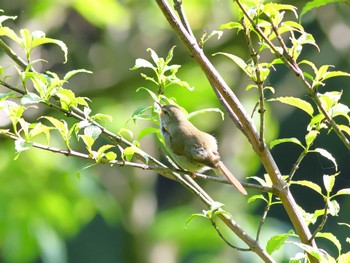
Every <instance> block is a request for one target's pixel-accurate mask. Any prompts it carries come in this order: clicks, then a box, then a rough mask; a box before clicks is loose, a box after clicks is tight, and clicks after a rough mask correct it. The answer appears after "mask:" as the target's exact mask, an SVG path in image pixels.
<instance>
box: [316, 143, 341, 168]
mask: <svg viewBox="0 0 350 263" xmlns="http://www.w3.org/2000/svg"><path fill="white" fill-rule="evenodd" d="M313 151H315V152H317V153H319V154H321V155H322V156H323V157H325V158H327V159H328V160H330V161H331V162H332V163H333V164H334V166H335V170H336V171H338V165H337V161H336V160H335V158H334V157H333V156H332V154H330V153H329V152H328V151H327V150H325V149H322V148H316V149H315V150H313Z"/></svg>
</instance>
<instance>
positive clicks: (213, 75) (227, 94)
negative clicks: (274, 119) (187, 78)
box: [156, 0, 317, 262]
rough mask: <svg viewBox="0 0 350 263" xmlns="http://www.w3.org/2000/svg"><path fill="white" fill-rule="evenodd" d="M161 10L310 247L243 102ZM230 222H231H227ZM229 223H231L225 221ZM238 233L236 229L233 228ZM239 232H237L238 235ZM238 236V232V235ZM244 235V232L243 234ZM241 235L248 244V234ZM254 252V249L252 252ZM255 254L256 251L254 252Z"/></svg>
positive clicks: (163, 6) (164, 7) (162, 2)
mask: <svg viewBox="0 0 350 263" xmlns="http://www.w3.org/2000/svg"><path fill="white" fill-rule="evenodd" d="M156 2H157V4H158V6H159V8H160V10H161V11H162V12H163V15H164V16H165V18H166V19H167V21H168V23H169V24H170V26H171V27H172V28H173V30H174V31H175V33H176V34H177V35H178V37H179V38H180V40H181V41H182V43H183V45H184V46H185V47H186V48H187V49H188V51H189V53H190V55H191V56H192V57H193V58H194V59H195V60H196V61H197V63H198V64H199V66H200V67H201V68H202V70H203V72H204V73H205V74H206V76H207V78H208V79H209V82H210V83H211V84H213V85H212V88H213V89H216V90H217V91H218V92H219V93H220V94H221V95H222V97H223V99H224V100H225V101H226V104H225V105H223V106H224V107H225V106H226V105H228V106H229V107H230V108H231V109H232V111H233V112H234V114H235V116H236V118H237V122H239V123H241V124H242V126H241V127H238V128H239V129H243V130H244V131H243V133H244V134H245V135H246V136H247V139H248V140H249V142H250V143H251V145H252V147H253V149H254V151H255V152H256V154H257V155H258V156H259V157H260V160H261V162H262V164H263V165H264V167H265V169H266V171H267V173H268V174H269V175H270V178H271V181H272V183H273V187H274V189H275V190H276V192H277V194H278V197H279V198H280V200H281V202H282V204H283V206H284V208H285V210H286V212H287V213H288V216H289V218H290V220H291V221H292V223H293V225H294V227H295V230H296V232H297V233H298V235H299V237H300V239H301V241H302V243H304V244H308V245H310V243H309V238H310V237H311V233H310V230H309V229H308V227H307V225H306V224H305V222H304V219H303V217H302V215H301V213H300V212H299V210H298V206H297V204H296V202H295V200H294V198H293V196H292V194H291V193H290V191H289V187H288V186H287V185H286V183H285V182H284V180H283V179H282V176H281V173H280V171H279V169H278V167H277V165H276V163H275V161H274V159H273V157H272V155H271V153H270V151H269V150H268V148H267V147H265V148H264V149H260V147H259V146H260V139H259V135H258V133H257V131H256V128H255V126H254V124H253V122H252V119H251V118H250V117H249V115H248V114H247V113H246V111H245V110H244V108H243V106H242V105H241V103H240V101H239V100H238V98H237V97H236V95H235V94H234V93H233V91H232V90H231V89H230V88H229V87H228V85H227V84H226V82H225V81H224V80H223V78H222V77H221V75H220V74H219V73H218V72H217V71H216V69H215V68H214V66H213V65H212V64H211V62H210V61H209V59H208V58H207V57H206V56H205V54H204V53H203V50H202V49H201V48H200V47H199V46H198V44H197V43H196V41H195V39H193V38H191V36H190V35H189V34H188V32H187V30H186V29H185V28H184V27H183V25H182V24H181V22H180V21H179V20H178V19H177V17H176V16H175V14H174V12H173V10H172V9H171V8H170V6H169V4H168V2H167V1H166V0H156ZM222 220H225V216H224V215H223V216H222ZM227 220H228V219H227ZM224 222H226V223H229V220H228V221H224ZM232 230H233V231H234V232H235V230H234V228H233V229H232ZM235 233H236V232H235ZM236 234H237V233H236ZM241 234H242V233H241ZM241 234H240V235H238V234H237V235H238V236H239V237H240V238H241V239H242V240H243V241H244V242H248V240H247V239H246V235H241ZM249 242H250V243H249V246H250V247H251V248H252V246H253V244H254V243H256V242H255V241H254V240H252V242H253V243H252V242H251V241H250V240H249ZM311 245H312V246H313V247H314V248H317V246H316V243H315V242H314V241H313V242H312V243H311ZM252 250H253V249H252ZM253 251H254V250H253ZM310 259H311V260H312V262H316V261H314V260H313V258H312V257H311V258H310Z"/></svg>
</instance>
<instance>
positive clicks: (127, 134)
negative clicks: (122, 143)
mask: <svg viewBox="0 0 350 263" xmlns="http://www.w3.org/2000/svg"><path fill="white" fill-rule="evenodd" d="M118 134H119V135H120V136H122V137H123V138H124V139H125V140H127V141H131V140H132V137H133V136H134V135H133V133H132V131H130V130H129V129H126V128H121V129H120V130H119V132H118Z"/></svg>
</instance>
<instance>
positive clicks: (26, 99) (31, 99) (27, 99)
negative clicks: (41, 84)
mask: <svg viewBox="0 0 350 263" xmlns="http://www.w3.org/2000/svg"><path fill="white" fill-rule="evenodd" d="M40 101H42V100H41V98H40V97H39V96H38V94H36V93H33V92H28V93H27V94H25V95H24V96H23V97H22V99H21V104H22V105H27V104H37V103H39V102H40Z"/></svg>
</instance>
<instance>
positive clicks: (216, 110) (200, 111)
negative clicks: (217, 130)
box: [187, 108, 224, 120]
mask: <svg viewBox="0 0 350 263" xmlns="http://www.w3.org/2000/svg"><path fill="white" fill-rule="evenodd" d="M207 112H217V113H220V115H221V119H222V120H224V113H223V112H222V111H221V110H220V109H218V108H207V109H202V110H197V111H193V112H191V113H189V114H188V115H187V119H189V120H190V119H192V118H193V117H195V116H197V115H200V114H203V113H207Z"/></svg>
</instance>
